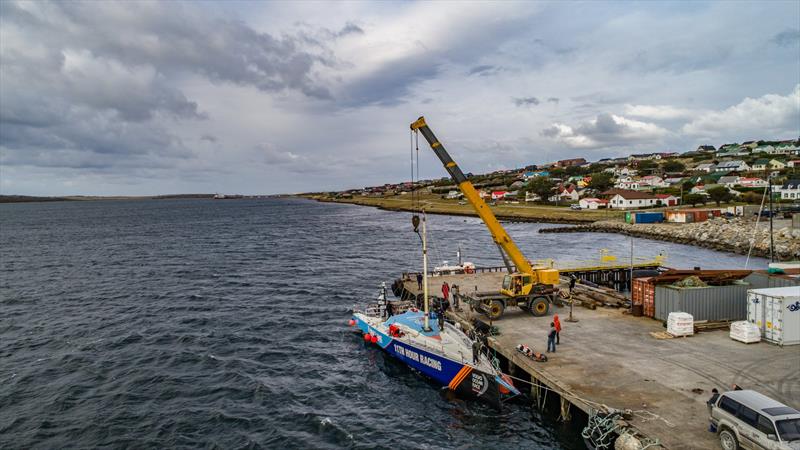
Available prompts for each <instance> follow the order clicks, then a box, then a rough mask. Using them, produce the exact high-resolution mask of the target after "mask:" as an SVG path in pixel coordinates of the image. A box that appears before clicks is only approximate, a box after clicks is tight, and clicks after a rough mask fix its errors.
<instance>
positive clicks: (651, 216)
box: [634, 212, 664, 223]
mask: <svg viewBox="0 0 800 450" xmlns="http://www.w3.org/2000/svg"><path fill="white" fill-rule="evenodd" d="M634 220H635V223H659V222H663V221H664V213H661V212H637V213H636V214H635V219H634Z"/></svg>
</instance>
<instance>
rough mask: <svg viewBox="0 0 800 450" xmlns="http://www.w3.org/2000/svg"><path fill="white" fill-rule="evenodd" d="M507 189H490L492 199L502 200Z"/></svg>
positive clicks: (506, 193)
mask: <svg viewBox="0 0 800 450" xmlns="http://www.w3.org/2000/svg"><path fill="white" fill-rule="evenodd" d="M506 195H508V191H492V200H502V199H504V198H506Z"/></svg>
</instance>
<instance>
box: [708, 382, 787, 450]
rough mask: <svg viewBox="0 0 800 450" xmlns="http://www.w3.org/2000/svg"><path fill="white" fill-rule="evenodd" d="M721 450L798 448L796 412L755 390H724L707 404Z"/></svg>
mask: <svg viewBox="0 0 800 450" xmlns="http://www.w3.org/2000/svg"><path fill="white" fill-rule="evenodd" d="M709 409H710V418H709V420H710V421H711V428H712V430H716V431H717V434H718V435H719V442H720V444H721V445H722V448H723V449H725V450H738V449H758V450H762V449H763V450H798V449H800V411H797V410H796V409H794V408H791V407H789V406H786V405H784V404H783V403H780V402H778V401H776V400H773V399H771V398H769V397H767V396H766V395H763V394H761V393H759V392H756V391H750V390H738V391H729V392H724V393H722V394H720V395H719V397H718V398H717V399H715V400H714V401H713V402H711V403H710V405H709Z"/></svg>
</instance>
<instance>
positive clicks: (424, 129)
mask: <svg viewBox="0 0 800 450" xmlns="http://www.w3.org/2000/svg"><path fill="white" fill-rule="evenodd" d="M419 132H420V133H422V136H424V137H425V140H427V141H428V143H430V144H431V148H432V149H433V152H434V153H436V156H437V157H438V158H439V160H440V161H442V164H443V165H444V168H445V170H447V173H449V174H450V176H451V177H452V178H453V180H455V182H456V183H457V184H461V183H463V182H465V181H467V177H465V176H464V172H462V171H461V168H459V167H458V164H456V162H455V161H453V158H451V157H450V155H449V154H448V153H447V150H445V149H444V145H442V143H441V142H439V140H438V139H436V136H434V135H433V132H432V131H431V129H430V128H428V126H427V125H423V126H421V127H420V128H419Z"/></svg>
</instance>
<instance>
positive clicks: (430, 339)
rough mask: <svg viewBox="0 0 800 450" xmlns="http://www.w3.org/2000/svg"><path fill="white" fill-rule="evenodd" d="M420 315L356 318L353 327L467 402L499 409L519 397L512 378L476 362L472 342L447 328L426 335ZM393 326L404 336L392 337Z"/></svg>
mask: <svg viewBox="0 0 800 450" xmlns="http://www.w3.org/2000/svg"><path fill="white" fill-rule="evenodd" d="M423 319H424V315H423V314H422V313H421V312H417V311H414V312H412V311H409V312H406V313H403V314H400V315H398V316H394V317H390V318H389V319H388V320H385V321H384V320H383V319H381V318H377V317H371V316H368V315H365V314H363V313H359V312H356V313H354V314H353V321H354V324H353V325H354V326H355V327H357V328H358V330H359V331H360V332H361V333H362V334H363V335H368V336H369V337H372V336H375V338H374V339H375V341H374V344H375V345H378V346H380V347H381V348H382V349H383V350H385V351H386V353H388V354H389V355H391V356H392V357H394V358H396V359H397V360H399V361H402V362H403V363H405V364H406V365H408V366H409V367H411V368H413V369H416V370H417V371H419V372H421V373H423V374H424V375H426V376H427V377H428V378H430V379H431V380H433V381H434V382H436V383H437V384H439V385H441V386H447V387H448V389H450V390H451V391H453V392H455V393H456V394H457V395H459V396H461V397H464V398H475V399H478V400H481V401H484V402H486V403H489V404H490V405H492V406H494V407H496V408H499V407H500V405H501V401H502V399H503V397H506V396H508V397H510V396H514V395H518V394H519V391H517V389H515V388H514V386H513V384H512V383H511V380H510V378H507V377H504V376H503V374H502V373H500V372H499V371H497V370H496V369H495V368H494V367H493V366H492V365H491V363H490V362H489V361H487V360H486V358H485V357H479V361H478V362H477V363H475V362H474V361H473V355H472V348H471V345H470V341H469V339H468V338H467V337H466V336H465V335H464V334H463V333H462V332H460V331H458V330H456V329H455V328H453V327H452V325H449V324H448V325H447V327H446V328H445V330H442V331H441V332H440V331H438V330H433V331H428V332H426V331H424V330H422V327H421V326H420V324H421V323H422V322H421V321H422V320H423ZM390 326H394V329H395V330H400V331H401V333H395V335H394V336H392V335H391V331H390V328H389V327H390Z"/></svg>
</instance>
